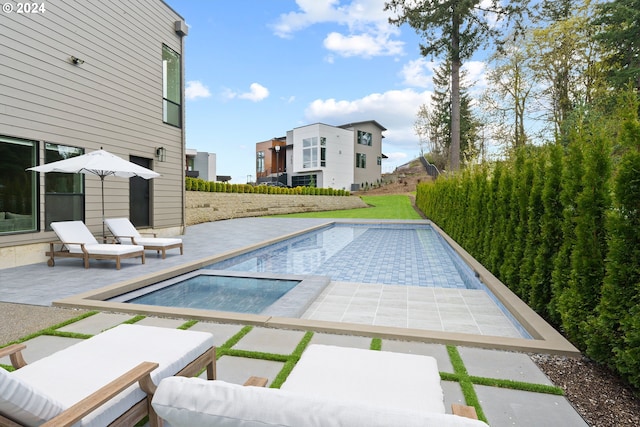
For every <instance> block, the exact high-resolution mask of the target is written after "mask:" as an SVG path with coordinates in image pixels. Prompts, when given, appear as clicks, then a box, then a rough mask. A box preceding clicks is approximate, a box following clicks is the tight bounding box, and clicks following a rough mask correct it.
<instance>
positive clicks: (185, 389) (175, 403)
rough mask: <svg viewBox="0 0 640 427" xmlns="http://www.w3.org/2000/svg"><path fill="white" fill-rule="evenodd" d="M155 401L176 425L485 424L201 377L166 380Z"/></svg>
mask: <svg viewBox="0 0 640 427" xmlns="http://www.w3.org/2000/svg"><path fill="white" fill-rule="evenodd" d="M152 405H153V408H154V409H155V411H156V413H157V414H158V415H159V416H160V417H161V418H163V419H164V420H165V421H168V422H169V424H170V425H171V426H172V427H209V426H217V427H232V426H234V427H265V426H283V427H284V426H291V427H320V426H322V427H342V426H344V427H347V426H348V427H360V426H367V427H391V426H399V427H400V426H401V427H414V426H415V427H418V426H420V427H428V426H438V427H442V426H484V427H486V424H484V423H482V422H480V421H477V420H470V419H467V418H462V417H458V416H455V415H448V414H436V413H428V412H418V411H408V410H405V411H403V410H399V409H396V408H385V407H380V406H374V405H368V404H363V403H360V402H352V401H340V400H335V399H328V398H318V397H314V396H306V395H303V394H300V393H293V392H288V391H286V390H278V389H271V388H264V387H244V386H240V385H237V384H229V383H226V382H223V381H206V380H203V379H200V378H182V377H172V378H166V379H164V380H162V381H161V382H160V385H159V386H158V390H157V391H156V393H155V395H154V397H153V402H152Z"/></svg>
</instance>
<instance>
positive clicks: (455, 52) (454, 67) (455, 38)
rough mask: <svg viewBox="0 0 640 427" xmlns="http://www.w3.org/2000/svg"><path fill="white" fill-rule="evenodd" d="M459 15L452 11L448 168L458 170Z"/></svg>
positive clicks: (453, 170)
mask: <svg viewBox="0 0 640 427" xmlns="http://www.w3.org/2000/svg"><path fill="white" fill-rule="evenodd" d="M460 66H461V63H460V16H459V15H458V12H457V11H455V10H454V12H453V28H452V31H451V145H450V146H449V168H450V169H451V171H452V172H457V171H458V170H460Z"/></svg>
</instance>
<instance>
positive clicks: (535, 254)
mask: <svg viewBox="0 0 640 427" xmlns="http://www.w3.org/2000/svg"><path fill="white" fill-rule="evenodd" d="M622 104H624V103H622ZM624 108H625V110H624V112H623V113H619V112H618V113H617V115H615V117H613V119H612V118H611V117H608V118H607V117H599V116H598V115H597V114H596V113H594V112H593V111H587V112H585V113H584V115H583V116H582V117H578V118H577V119H576V120H575V123H574V126H573V127H572V132H570V133H569V134H568V135H567V137H566V139H565V140H563V141H561V142H559V143H557V144H549V145H545V146H542V147H536V148H531V147H529V148H525V149H524V150H522V151H519V152H516V153H513V154H512V156H510V157H509V158H508V159H507V160H504V161H499V162H495V163H493V164H490V165H489V164H487V165H482V166H475V167H473V168H470V169H468V170H466V171H464V172H462V173H458V174H455V175H450V176H444V177H440V178H438V179H437V180H436V181H435V182H425V183H421V184H419V185H418V188H417V195H416V204H417V206H418V207H419V208H420V209H421V210H422V212H423V213H424V214H425V215H426V216H427V217H428V218H430V219H431V220H432V221H434V222H435V223H436V224H438V225H439V226H441V228H442V229H443V230H445V231H446V232H447V233H449V234H450V235H451V237H452V238H453V239H455V240H456V241H458V243H460V244H461V245H462V246H463V247H465V248H466V249H467V250H468V251H469V252H470V253H471V254H472V255H473V256H474V257H475V258H476V259H477V260H478V261H480V262H481V263H483V265H485V267H487V268H488V269H489V270H490V271H492V272H493V274H494V275H496V276H497V277H498V278H499V279H500V280H502V281H503V283H505V284H506V285H507V286H508V287H509V288H510V289H512V290H513V291H514V292H516V293H517V294H518V295H520V296H521V298H522V299H523V300H524V301H525V302H527V303H528V304H529V305H530V306H531V307H532V308H533V309H534V310H536V311H537V312H538V313H540V314H541V315H542V316H544V317H545V318H547V319H549V321H550V322H552V323H553V324H555V325H556V326H557V327H558V328H559V329H560V330H561V331H562V332H563V333H564V334H565V335H566V336H567V338H569V339H570V340H571V341H572V342H573V343H574V344H575V345H576V346H577V347H578V348H580V349H581V350H583V351H585V352H586V353H587V354H588V355H589V356H590V357H592V358H594V359H595V360H598V361H600V362H601V363H604V364H607V365H608V366H610V367H611V368H613V369H615V370H616V371H617V372H618V373H620V374H621V375H622V376H623V377H624V378H626V379H627V380H628V381H629V382H630V383H631V384H633V385H635V386H636V387H640V123H639V121H638V114H637V111H638V103H637V101H635V98H634V102H630V103H628V105H625V106H624Z"/></svg>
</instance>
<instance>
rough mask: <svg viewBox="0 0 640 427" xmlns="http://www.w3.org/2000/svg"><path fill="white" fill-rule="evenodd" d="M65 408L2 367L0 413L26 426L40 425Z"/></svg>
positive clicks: (0, 375) (0, 371) (0, 373)
mask: <svg viewBox="0 0 640 427" xmlns="http://www.w3.org/2000/svg"><path fill="white" fill-rule="evenodd" d="M63 410H64V405H62V403H60V402H58V401H57V400H56V399H54V398H53V397H51V396H48V395H47V394H46V393H44V392H43V391H42V390H39V389H38V388H37V387H33V386H32V385H31V384H28V383H26V382H24V381H23V380H21V379H20V378H19V377H18V376H16V375H13V374H11V373H9V372H8V371H6V370H5V369H2V368H0V413H2V414H3V415H4V416H6V417H9V418H11V419H12V420H14V421H17V422H20V423H21V424H23V425H26V426H39V425H40V424H42V423H43V422H45V421H47V420H49V419H51V418H53V417H55V416H56V415H58V414H59V413H61V412H62V411H63Z"/></svg>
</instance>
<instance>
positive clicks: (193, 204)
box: [186, 191, 367, 226]
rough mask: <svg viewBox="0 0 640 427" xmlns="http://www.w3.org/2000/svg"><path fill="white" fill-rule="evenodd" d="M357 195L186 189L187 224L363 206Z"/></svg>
mask: <svg viewBox="0 0 640 427" xmlns="http://www.w3.org/2000/svg"><path fill="white" fill-rule="evenodd" d="M366 207H367V204H366V203H365V202H363V201H362V199H361V198H360V197H357V196H307V195H297V194H296V195H289V194H257V193H207V192H203V191H187V200H186V223H187V226H189V225H194V224H200V223H202V222H209V221H217V220H221V219H232V218H242V217H247V216H264V215H276V214H287V213H297V212H315V211H331V210H341V209H355V208H366Z"/></svg>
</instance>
